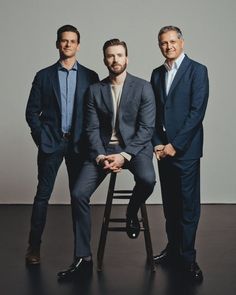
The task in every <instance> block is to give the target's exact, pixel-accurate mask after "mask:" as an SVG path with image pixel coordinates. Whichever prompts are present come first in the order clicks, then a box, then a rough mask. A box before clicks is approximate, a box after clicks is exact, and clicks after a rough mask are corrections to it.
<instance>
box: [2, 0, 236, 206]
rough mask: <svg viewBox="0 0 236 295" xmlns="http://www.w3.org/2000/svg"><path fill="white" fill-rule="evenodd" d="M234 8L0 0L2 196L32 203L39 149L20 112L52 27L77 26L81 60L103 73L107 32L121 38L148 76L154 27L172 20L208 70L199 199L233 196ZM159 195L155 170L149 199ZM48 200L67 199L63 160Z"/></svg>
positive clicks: (50, 54) (123, 178) (185, 0)
mask: <svg viewBox="0 0 236 295" xmlns="http://www.w3.org/2000/svg"><path fill="white" fill-rule="evenodd" d="M235 11H236V2H235V0H225V1H221V0H198V1H193V0H182V1H173V0H172V1H171V0H170V1H163V0H162V1H158V0H149V1H148V0H147V1H143V0H119V1H117V0H99V1H91V0H86V1H81V0H67V1H62V0H53V1H52V0H51V1H50V0H40V1H39V0H38V1H37V0H21V1H17V0H15V1H14V0H1V1H0V38H1V45H0V52H1V71H0V83H1V88H0V89H1V90H0V91H1V109H0V120H1V128H0V144H1V154H0V157H1V159H0V169H1V171H0V176H1V178H0V203H32V199H33V196H34V194H35V188H36V184H37V182H36V177H37V174H36V167H37V166H36V152H37V151H36V147H35V146H34V144H33V141H32V139H31V137H30V132H29V128H28V126H27V125H26V122H25V119H24V112H25V106H26V102H27V98H28V94H29V91H30V87H31V83H32V80H33V77H34V75H35V73H36V71H38V70H39V69H41V68H43V67H46V66H48V65H50V64H52V63H54V62H55V61H56V60H57V59H58V53H57V50H56V49H55V38H56V30H57V28H58V27H60V26H61V25H64V24H66V23H70V24H73V25H75V26H77V27H78V28H79V30H80V32H81V50H80V52H79V55H78V60H79V62H81V63H82V64H84V65H86V66H88V67H90V68H93V69H94V70H95V71H97V72H98V73H99V75H100V77H101V78H103V77H105V76H106V75H107V71H106V68H105V66H104V65H103V62H102V50H101V48H102V45H103V43H104V42H105V41H106V40H107V39H110V38H114V37H118V38H121V39H123V40H125V41H126V42H127V44H128V48H129V67H128V71H129V72H130V73H132V74H135V75H137V76H140V77H143V78H145V79H147V80H149V79H150V75H151V71H152V69H153V68H155V67H157V66H158V65H160V64H161V63H162V62H163V58H162V56H161V54H160V52H159V49H158V47H157V32H158V30H159V28H160V27H162V26H164V25H168V24H174V25H177V26H179V27H180V28H181V29H182V30H183V33H184V38H185V52H186V53H187V54H188V55H189V57H191V58H193V59H196V60H197V61H199V62H202V63H204V64H206V65H207V67H208V69H209V77H210V99H209V105H208V109H207V114H206V118H205V121H204V125H205V145H204V158H203V160H202V202H203V203H235V191H236V190H235V188H236V180H235V170H236V169H235V164H236V163H235V150H236V138H235V130H234V128H235V125H236V122H235V121H236V119H235V116H234V112H235V106H236V103H235V101H236V98H235V45H236V42H235ZM154 162H155V161H154ZM155 165H156V163H155ZM121 184H122V185H123V186H124V187H129V185H132V184H133V182H132V177H131V176H130V175H129V174H128V173H126V172H124V173H123V174H122V175H120V178H119V186H120V185H121ZM106 188H107V180H106V181H105V182H104V183H103V184H102V185H101V187H100V188H99V189H98V191H97V192H96V193H95V195H94V197H93V199H92V202H93V203H103V202H104V199H105V191H106ZM160 201H161V200H160V189H159V183H158V175H157V185H156V189H155V192H154V193H153V195H152V197H151V198H150V199H149V202H151V203H159V202H160ZM51 203H69V194H68V182H67V175H66V173H65V167H64V165H63V166H62V167H61V169H60V171H59V175H58V178H57V181H56V185H55V189H54V193H53V195H52V198H51Z"/></svg>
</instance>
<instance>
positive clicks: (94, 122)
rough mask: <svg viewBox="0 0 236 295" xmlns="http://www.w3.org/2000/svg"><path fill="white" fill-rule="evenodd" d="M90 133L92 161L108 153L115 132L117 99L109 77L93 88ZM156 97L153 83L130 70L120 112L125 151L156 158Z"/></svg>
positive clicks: (89, 103)
mask: <svg viewBox="0 0 236 295" xmlns="http://www.w3.org/2000/svg"><path fill="white" fill-rule="evenodd" d="M87 101H88V105H87V115H86V119H87V123H86V134H87V136H88V141H89V152H90V157H91V160H94V159H95V158H96V157H97V156H98V155H101V154H103V155H106V148H107V146H108V144H109V141H110V139H111V135H112V127H113V126H112V124H113V102H112V94H111V88H110V82H109V79H108V78H106V79H104V80H103V81H101V82H100V83H96V84H94V85H92V86H90V87H89V91H88V100H87ZM155 113H156V107H155V98H154V93H153V90H152V86H151V84H150V83H149V82H147V81H145V80H143V79H140V78H137V77H134V76H132V75H130V74H128V73H127V76H126V79H125V82H124V85H123V90H122V95H121V99H120V105H119V111H118V124H119V133H120V136H121V138H122V141H123V144H124V151H125V152H126V153H129V154H130V155H132V156H135V155H137V153H139V152H140V151H143V152H144V153H147V154H148V155H149V156H151V157H152V143H151V139H152V135H153V130H154V127H155Z"/></svg>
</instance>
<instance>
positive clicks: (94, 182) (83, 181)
mask: <svg viewBox="0 0 236 295" xmlns="http://www.w3.org/2000/svg"><path fill="white" fill-rule="evenodd" d="M121 151H122V148H121V147H120V146H116V145H111V146H109V147H108V150H107V154H114V153H119V152H121ZM126 168H127V169H129V170H130V171H131V173H132V174H133V175H134V180H135V186H134V189H133V195H132V198H131V199H130V202H129V205H128V209H127V214H129V215H133V214H137V212H138V210H139V207H140V205H141V204H142V203H144V202H145V201H146V200H147V198H148V197H149V196H150V195H151V193H152V191H153V189H154V186H155V182H156V180H155V171H154V167H153V162H152V154H151V155H150V156H148V155H146V154H145V153H143V152H140V153H139V154H138V155H136V156H135V157H133V158H132V159H131V161H130V162H127V164H126ZM106 175H107V172H105V171H104V170H103V168H102V167H100V166H98V165H97V164H96V162H95V161H94V162H90V161H86V162H85V163H84V164H83V168H82V170H81V173H80V175H79V178H78V180H77V181H76V183H75V187H74V189H73V191H72V206H73V207H74V208H75V211H76V220H77V222H76V223H75V224H76V230H75V253H74V255H75V256H77V257H84V256H90V255H91V249H90V238H91V219H90V206H89V202H90V197H91V195H92V194H93V193H94V191H95V190H96V189H97V187H98V186H99V184H100V183H101V182H102V181H103V180H104V178H105V177H106Z"/></svg>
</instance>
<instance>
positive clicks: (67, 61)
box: [60, 57, 76, 70]
mask: <svg viewBox="0 0 236 295" xmlns="http://www.w3.org/2000/svg"><path fill="white" fill-rule="evenodd" d="M75 62H76V58H75V57H70V58H60V63H61V64H62V65H63V67H64V68H66V69H67V70H70V69H71V68H72V67H73V65H74V64H75Z"/></svg>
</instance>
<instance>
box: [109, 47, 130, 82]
mask: <svg viewBox="0 0 236 295" xmlns="http://www.w3.org/2000/svg"><path fill="white" fill-rule="evenodd" d="M104 63H105V65H106V66H107V68H108V70H109V72H110V73H112V74H113V75H115V76H118V75H120V74H122V73H123V72H124V71H125V69H126V67H127V64H128V57H127V56H126V55H125V48H124V47H123V46H122V45H114V46H109V47H108V48H107V49H106V51H105V57H104Z"/></svg>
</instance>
